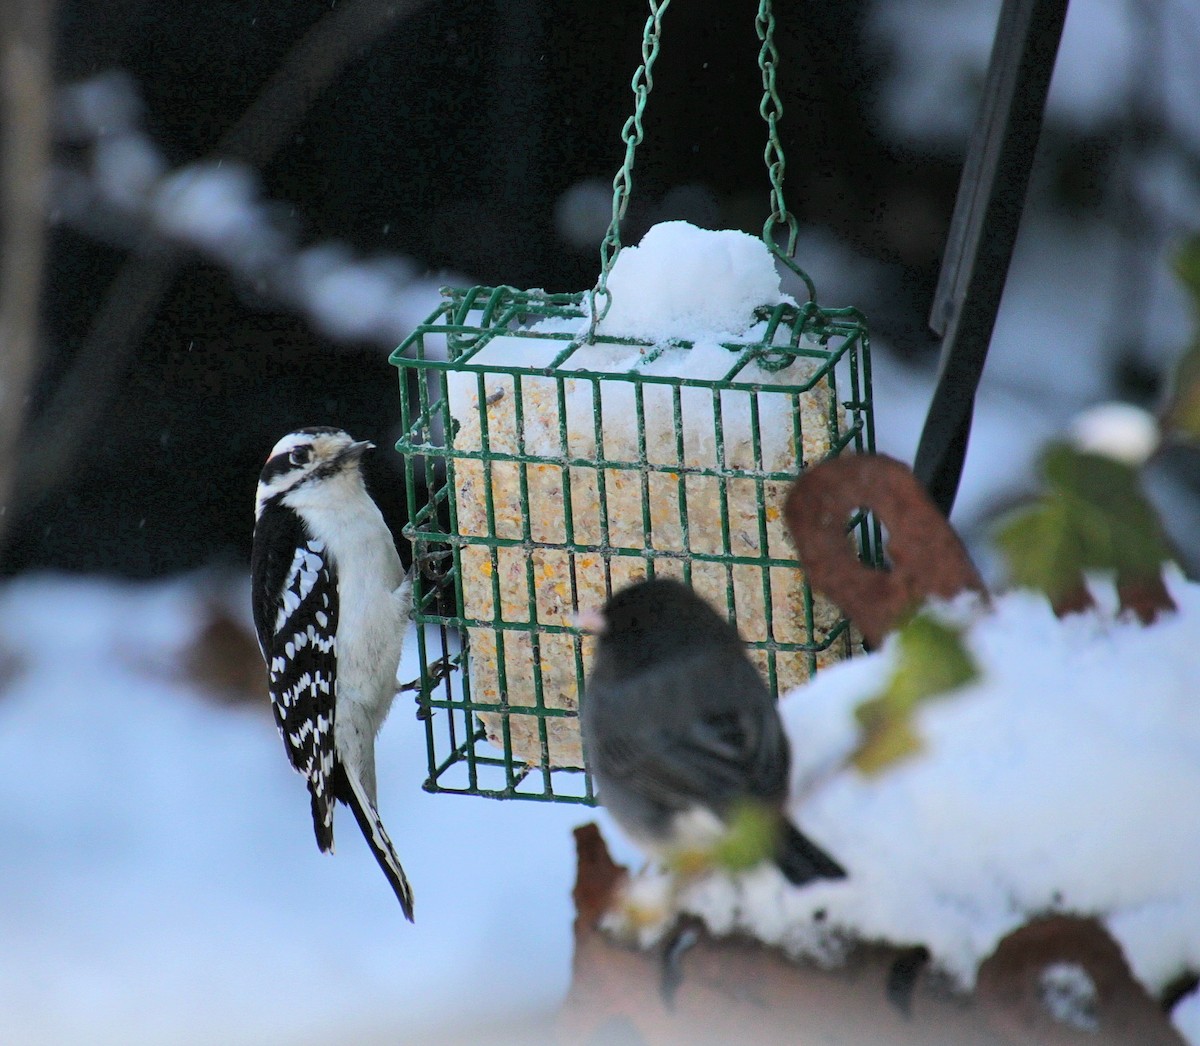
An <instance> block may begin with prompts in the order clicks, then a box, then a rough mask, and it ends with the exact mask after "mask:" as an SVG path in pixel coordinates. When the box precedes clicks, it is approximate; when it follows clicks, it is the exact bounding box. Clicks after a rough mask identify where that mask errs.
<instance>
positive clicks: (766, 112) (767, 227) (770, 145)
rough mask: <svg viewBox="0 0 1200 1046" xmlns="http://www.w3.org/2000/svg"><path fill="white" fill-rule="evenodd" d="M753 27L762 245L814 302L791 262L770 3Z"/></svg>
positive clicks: (793, 231)
mask: <svg viewBox="0 0 1200 1046" xmlns="http://www.w3.org/2000/svg"><path fill="white" fill-rule="evenodd" d="M754 27H755V29H757V30H758V38H759V40H761V41H762V47H760V48H759V50H758V67H759V69H760V70H762V84H763V97H762V102H761V103H760V104H759V107H758V111H759V112H760V113H761V114H762V118H763V119H764V120H765V121H766V122H767V145H766V148H765V149H764V150H763V159H764V160H765V161H766V164H767V177H768V178H770V180H771V213H770V215H769V216H768V217H767V221H766V224H764V225H763V231H762V238H763V243H765V244H766V245H767V247H768V248H769V249H770V250H771V252H772V253H773V254H774V255H775V256H776V257H777V258H779V259H780V260H781V261H782V262H783V263H784V264H785V265H787V267H788V268H789V269H791V270H792V271H793V272H794V273H796V275H797V276H799V277H800V279H801V280H803V281H804V285H805V287H806V288H807V289H808V299H809V301H815V300H816V297H817V290H816V287H815V286H814V285H813V281H812V279H811V278H810V277H809V275H808V273H806V272H805V271H804V270H803V269H801V268H800V267H799V266H798V265H797V264H796V263H795V262H794V261H793V260H792V259H793V258H794V257H795V255H796V237H797V234H798V232H799V228H798V226H797V224H796V218H795V216H794V215H793V214H792V213H791V212H790V211H788V209H787V204H786V203H785V202H784V199H783V174H784V170H785V168H786V166H787V164H786V161H785V159H784V155H783V144H782V143H781V142H780V140H779V121H780V120H781V119H782V118H783V103H782V102H781V101H780V100H779V92H778V91H777V90H776V89H775V65H776V63H777V62H778V61H779V51H778V49H777V48H776V47H775V15H774V14H773V13H772V11H771V0H759V4H758V15H757V16H756V17H755V19H754ZM780 225H782V226H784V227H785V228H786V229H787V249H786V251H781V250H780V249H779V246H778V245H777V244H776V242H775V229H776V226H780Z"/></svg>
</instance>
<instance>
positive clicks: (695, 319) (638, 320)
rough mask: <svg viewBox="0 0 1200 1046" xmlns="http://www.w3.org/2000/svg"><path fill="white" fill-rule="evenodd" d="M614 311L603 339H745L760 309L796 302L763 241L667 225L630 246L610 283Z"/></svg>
mask: <svg viewBox="0 0 1200 1046" xmlns="http://www.w3.org/2000/svg"><path fill="white" fill-rule="evenodd" d="M608 289H609V292H610V293H611V294H612V306H611V308H610V309H609V311H608V315H607V316H605V317H604V320H603V321H602V322H601V324H600V327H599V329H600V332H601V333H603V334H610V335H613V336H615V337H623V338H646V339H647V340H650V341H655V342H660V341H666V340H667V339H668V338H684V339H687V340H689V341H706V340H717V338H714V335H716V336H718V337H719V336H728V335H730V334H740V333H742V332H744V331H745V330H746V329H747V328H748V327H749V326H751V324H752V323H753V318H754V310H755V309H756V308H757V307H758V306H760V305H775V304H778V303H779V302H781V301H786V300H790V299H788V298H787V297H786V296H785V295H784V294H782V293H781V291H780V289H779V273H778V272H777V271H776V269H775V259H774V257H773V256H772V254H771V252H770V251H769V250H768V249H767V246H766V244H764V243H763V241H762V240H760V239H759V238H758V237H757V236H751V235H750V234H749V233H745V232H739V231H737V230H736V229H720V230H716V231H713V230H710V229H699V228H697V227H696V226H694V225H691V224H690V223H688V222H683V221H673V222H661V223H660V224H658V225H655V226H653V227H652V228H651V229H650V230H649V231H648V232H647V233H646V235H645V236H643V237H642V242H641V243H640V244H639V245H638V246H636V247H624V248H622V250H621V253H620V254H618V255H617V260H616V263H615V264H614V265H613V269H612V272H611V273H610V274H609V277H608Z"/></svg>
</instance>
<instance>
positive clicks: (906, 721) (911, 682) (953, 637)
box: [851, 614, 979, 774]
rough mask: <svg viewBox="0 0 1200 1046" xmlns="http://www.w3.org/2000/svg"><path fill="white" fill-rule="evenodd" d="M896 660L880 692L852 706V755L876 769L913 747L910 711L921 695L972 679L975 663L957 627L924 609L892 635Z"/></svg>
mask: <svg viewBox="0 0 1200 1046" xmlns="http://www.w3.org/2000/svg"><path fill="white" fill-rule="evenodd" d="M897 643H898V649H897V653H896V665H895V667H894V668H893V670H892V675H891V678H890V679H889V680H888V683H887V686H885V687H884V689H883V692H882V693H880V694H877V695H876V696H875V697H872V698H869V699H868V700H866V701H864V702H863V703H862V704H860V705H859V706H858V707H857V708H856V709H855V710H854V715H855V718H857V719H858V724H859V727H860V728H861V734H862V741H861V742H860V744H859V746H858V749H857V750H856V751H855V752H854V754H853V755H852V756H851V761H852V762H853V763H854V765H855V766H856V767H858V769H859V770H861V771H862V772H863V773H866V774H875V773H878V772H879V771H881V770H883V769H885V768H886V767H888V766H891V765H892V764H893V763H895V762H898V761H899V760H900V759H903V758H904V757H906V756H908V755H911V754H913V753H914V752H917V751H919V750H920V748H921V739H920V737H919V736H918V735H917V734H916V732H915V730H914V729H913V726H912V715H913V711H914V710H915V709H916V707H917V705H919V704H920V703H921V702H922V701H926V700H928V699H930V698H933V697H939V696H941V695H943V694H947V693H949V692H950V691H952V690H957V689H958V688H959V687H962V686H965V685H966V684H968V683H970V682H973V681H974V680H975V679H977V678H978V677H979V668H978V666H977V665H976V664H975V659H974V658H973V657H971V654H970V651H968V650H967V648H966V645H965V644H964V643H963V638H962V633H961V632H960V631H959V630H957V629H955V628H954V627H952V626H950V625H947V624H945V623H943V622H941V621H938V620H937V619H936V618H934V617H931V616H930V615H928V614H918V615H916V616H915V617H913V618H911V619H910V620H909V622H908V623H907V624H906V625H904V627H903V628H901V630H900V633H899V635H898V637H897Z"/></svg>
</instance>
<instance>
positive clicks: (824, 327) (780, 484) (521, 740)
mask: <svg viewBox="0 0 1200 1046" xmlns="http://www.w3.org/2000/svg"><path fill="white" fill-rule="evenodd" d="M666 6H667V4H666V2H662V3H653V2H652V3H651V15H650V18H649V19H648V20H647V23H646V32H645V35H644V39H643V64H642V66H641V68H639V70H638V74H637V75H635V77H634V93H635V99H636V102H637V104H636V108H635V112H634V115H633V117H631V118H630V120H629V121H628V122H627V124H626V128H625V132H624V135H623V137H624V139H625V141H626V143H627V150H626V159H625V163H624V165H623V166H622V168H621V170H620V171H619V172H618V175H617V177H616V179H614V198H613V221H612V225H611V227H610V230H609V235H608V236H607V237H606V238H605V242H604V244H603V245H602V248H601V258H602V268H601V276H600V280H599V282H598V283H597V286H596V287H595V288H594V289H592V290H591V291H581V292H578V293H568V294H550V293H546V292H544V291H521V290H517V289H515V288H513V287H508V286H500V287H494V288H493V287H472V288H469V289H465V290H452V289H446V290H443V292H442V293H443V296H444V298H445V300H444V301H443V302H442V304H441V305H440V307H439V308H438V309H437V311H436V312H434V314H433V315H432V316H430V317H429V319H428V320H426V322H425V323H423V324H421V325H420V326H418V327H417V328H416V330H414V332H413V333H412V334H411V335H410V336H409V337H408V338H407V339H406V340H405V341H404V343H403V344H402V345H401V346H400V347H399V348H398V349H397V350H396V351H395V352H394V353H393V354H392V357H391V362H392V363H393V364H394V365H395V366H396V367H398V368H399V372H400V404H401V427H402V435H401V438H400V440H399V441H398V442H397V449H398V450H399V451H400V452H401V454H402V455H403V456H404V461H405V493H406V498H407V503H408V510H409V523H408V525H407V526H406V528H405V536H406V537H408V538H409V540H410V541H411V542H412V543H413V551H414V556H415V561H416V563H417V565H418V571H417V578H416V581H415V583H414V601H415V611H414V620H415V622H416V624H417V643H418V656H419V663H420V671H421V680H422V685H421V689H420V691H419V693H418V698H417V700H418V704H419V707H420V714H421V717H422V718H423V720H424V723H425V729H426V739H427V748H428V758H429V776H428V779H427V780H426V782H425V788H426V789H427V790H429V791H435V792H455V793H462V794H470V795H484V796H490V797H494V798H527V799H540V800H553V801H561V802H582V803H590V802H592V801H593V795H592V788H591V783H590V779H589V777H588V774H587V772H586V758H585V753H584V752H583V750H582V745H581V741H580V737H579V731H578V717H577V711H578V700H579V695H580V694H581V693H582V692H583V685H584V680H585V678H586V674H587V668H588V664H589V659H590V653H591V644H592V642H593V640H592V639H591V637H590V636H587V635H585V634H583V633H582V632H581V630H580V629H579V628H578V627H577V626H576V624H575V619H574V614H575V612H576V611H577V610H585V609H598V608H599V607H600V606H601V605H602V604H603V602H604V601H605V600H606V599H607V598H608V596H609V595H611V594H612V592H613V591H614V590H618V589H620V588H621V587H623V586H624V585H626V584H629V583H632V582H633V581H635V580H637V579H639V578H642V577H647V576H650V577H652V576H655V575H664V574H669V575H673V576H676V577H681V578H683V580H685V581H686V582H688V583H689V584H691V585H692V586H693V587H694V588H695V589H696V590H697V591H698V592H700V593H701V594H702V595H704V596H705V597H706V598H708V599H709V600H710V601H711V602H712V603H713V604H714V605H715V606H717V607H718V608H720V609H722V610H724V611H725V612H726V613H727V614H728V616H729V619H730V620H731V621H732V622H733V623H734V624H735V625H736V626H737V627H738V629H739V630H740V632H741V634H742V636H743V638H744V639H745V640H746V641H747V644H748V647H749V650H750V652H751V654H752V656H753V657H754V658H755V659H756V661H757V662H758V664H759V667H760V668H761V669H762V671H763V674H764V676H765V678H766V679H767V681H768V684H769V685H770V687H771V689H772V691H773V692H776V693H778V692H781V691H782V690H784V689H787V688H788V687H790V686H794V685H796V684H798V683H800V682H802V681H803V680H805V679H807V678H808V677H809V676H810V675H811V674H812V673H813V672H814V671H816V670H817V669H818V668H819V667H821V666H822V665H823V664H825V663H827V662H828V661H830V660H836V659H840V658H843V657H847V656H849V655H850V653H851V652H852V649H853V647H854V646H855V642H856V638H855V636H854V635H853V634H852V631H851V629H850V626H849V624H848V622H847V621H846V620H845V619H843V618H842V617H841V616H840V615H839V613H838V611H837V609H836V608H835V607H834V606H832V605H831V604H829V603H827V602H825V601H824V600H822V599H820V598H819V597H814V595H813V593H812V592H811V590H810V589H809V587H808V584H807V581H806V579H805V575H804V572H803V571H802V570H801V569H800V567H799V565H798V564H797V562H796V560H795V557H794V553H793V551H792V549H791V547H790V544H789V542H788V539H787V537H786V534H785V531H784V526H783V520H782V518H781V509H782V500H783V496H784V494H785V492H786V490H787V487H788V486H789V485H790V483H791V481H793V480H794V479H795V477H796V475H797V474H798V472H799V471H800V470H801V469H803V468H805V467H806V466H809V465H811V464H814V463H816V462H817V461H819V460H822V459H824V458H827V457H829V456H833V455H836V454H840V453H842V452H844V451H847V450H853V451H872V450H873V449H874V435H873V427H872V409H871V379H870V350H869V338H868V334H867V329H866V326H865V323H864V322H863V319H862V317H861V315H860V314H859V313H858V312H857V311H856V310H854V309H827V308H821V307H819V306H818V305H817V304H816V302H815V300H814V298H815V295H814V294H813V292H812V284H811V281H809V280H808V278H807V276H805V275H804V274H803V273H802V272H801V271H800V270H799V269H797V268H796V266H795V265H794V263H793V262H792V260H791V254H792V253H794V247H795V238H796V225H795V220H794V219H793V218H792V217H791V216H790V215H789V214H788V213H787V211H786V208H784V206H783V198H782V177H783V156H782V150H781V149H780V148H779V142H778V137H777V134H776V129H775V123H776V120H777V119H778V116H779V115H780V112H781V110H780V106H779V101H778V97H777V95H776V93H775V87H774V62H775V59H776V57H777V55H776V53H775V50H774V44H773V42H772V29H773V20H772V19H771V14H770V2H769V0H762V3H761V5H760V11H759V18H758V31H759V36H760V39H761V40H762V50H761V52H760V66H761V67H762V70H763V85H764V102H763V116H764V118H765V119H766V120H767V125H768V128H769V135H768V147H767V163H768V170H769V172H770V176H771V182H772V204H773V213H772V215H771V217H770V218H769V219H768V221H767V225H766V227H765V229H764V235H763V239H764V242H765V243H766V244H767V247H768V248H769V249H770V250H771V251H772V252H773V254H774V255H775V256H777V257H778V258H780V259H781V260H782V261H783V262H784V263H785V264H786V265H787V266H788V267H789V268H790V269H791V270H792V271H794V272H796V273H797V275H799V276H800V278H801V279H802V280H803V282H804V284H805V285H806V287H807V288H808V290H809V300H808V301H807V302H804V303H802V304H793V303H791V302H783V303H776V304H770V305H764V306H762V307H760V308H758V309H757V310H755V311H754V314H753V315H752V316H748V317H746V318H745V324H744V326H745V330H744V332H743V333H742V334H739V335H737V336H736V337H734V336H731V337H729V338H728V339H723V340H722V341H721V343H720V349H719V350H716V356H715V358H714V357H713V354H712V353H711V352H710V353H709V354H708V359H709V368H708V370H707V372H705V373H701V374H698V373H693V372H691V371H689V368H688V367H686V366H672V364H673V363H678V362H679V361H680V360H685V358H686V357H687V355H688V354H689V353H690V352H691V351H692V349H693V343H692V342H691V341H689V340H686V339H683V338H669V339H665V340H663V339H655V340H647V339H643V338H637V337H628V336H623V337H616V336H610V335H607V334H605V333H604V326H603V323H602V320H603V317H604V315H605V313H606V312H607V309H608V306H609V305H610V304H611V294H610V292H609V291H608V288H607V277H608V275H609V273H610V272H611V270H612V267H613V263H614V261H615V258H616V256H617V254H618V252H619V251H620V241H619V238H618V231H619V222H620V218H621V216H622V214H623V213H624V210H625V206H626V204H627V202H628V193H629V188H630V184H631V180H630V173H631V170H632V163H633V152H634V148H635V147H636V145H637V143H638V142H639V141H640V140H641V113H642V109H643V106H644V104H645V100H646V95H647V94H648V92H649V88H650V85H651V79H650V71H651V69H652V66H653V62H654V59H655V57H656V55H657V53H658V35H659V31H660V25H661V17H662V13H663V11H664V10H665V8H666ZM778 226H783V227H784V228H785V229H786V231H787V232H788V236H787V250H786V253H785V252H784V251H782V250H780V249H779V248H777V247H776V245H775V238H774V230H775V229H776V228H777V227H778ZM848 526H849V529H850V530H851V531H852V532H853V533H854V535H855V537H856V539H857V540H858V542H859V547H860V552H861V554H863V555H864V556H866V557H868V558H871V559H873V558H874V549H875V547H876V545H877V542H876V541H875V540H873V534H872V529H873V527H872V524H871V521H870V520H869V519H867V518H866V517H862V516H859V517H856V518H855V519H853V520H851V521H849V524H848Z"/></svg>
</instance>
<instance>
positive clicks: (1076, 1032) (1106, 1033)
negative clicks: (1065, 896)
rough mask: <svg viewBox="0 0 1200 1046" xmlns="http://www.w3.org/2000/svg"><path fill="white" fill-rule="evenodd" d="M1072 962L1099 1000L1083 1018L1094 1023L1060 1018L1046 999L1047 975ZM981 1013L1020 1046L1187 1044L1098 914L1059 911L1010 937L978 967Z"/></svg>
mask: <svg viewBox="0 0 1200 1046" xmlns="http://www.w3.org/2000/svg"><path fill="white" fill-rule="evenodd" d="M1062 965H1067V966H1070V967H1072V968H1074V969H1077V970H1079V971H1080V973H1082V974H1085V975H1086V977H1087V981H1088V982H1090V984H1091V985H1092V987H1093V989H1094V999H1093V1000H1091V1001H1090V1005H1089V1006H1088V1007H1087V1008H1086V1009H1085V1010H1084V1012H1083V1013H1082V1016H1087V1017H1090V1018H1091V1020H1090V1022H1088V1023H1089V1024H1090V1026H1086V1027H1085V1026H1081V1025H1079V1024H1077V1025H1075V1026H1074V1027H1072V1026H1071V1025H1069V1024H1064V1023H1061V1021H1060V1020H1055V1019H1054V1017H1053V1016H1052V1015H1051V1012H1050V1010H1049V1009H1048V1007H1047V1003H1046V999H1045V991H1046V985H1045V980H1044V977H1045V974H1046V971H1047V970H1048V969H1052V968H1053V967H1055V966H1062ZM975 1001H976V1005H977V1007H978V1010H979V1012H980V1014H981V1015H982V1016H983V1017H984V1018H985V1019H986V1020H987V1022H988V1024H990V1025H991V1026H992V1027H993V1028H994V1029H995V1030H996V1032H997V1033H999V1034H1000V1035H1002V1036H1004V1039H1005V1041H1006V1042H1011V1043H1013V1044H1014V1046H1075V1044H1082V1043H1088V1044H1089V1046H1118V1044H1121V1043H1132V1042H1136V1043H1138V1044H1139V1046H1183V1040H1182V1038H1180V1036H1179V1033H1178V1032H1176V1031H1175V1029H1173V1028H1172V1027H1171V1025H1170V1023H1169V1021H1168V1020H1167V1019H1166V1017H1165V1015H1164V1014H1163V1012H1162V1009H1161V1007H1160V1006H1159V1005H1158V1002H1157V1000H1155V999H1153V998H1151V997H1150V996H1149V995H1148V994H1147V993H1146V989H1145V988H1143V987H1142V985H1141V984H1139V983H1138V982H1137V981H1136V980H1135V978H1134V977H1133V974H1132V972H1131V971H1130V968H1129V963H1128V962H1127V961H1126V959H1125V956H1124V954H1123V953H1122V951H1121V948H1120V946H1119V945H1118V944H1117V943H1116V941H1114V940H1113V939H1112V937H1111V936H1110V935H1109V933H1108V931H1107V930H1106V929H1105V928H1104V927H1103V926H1102V925H1101V924H1100V923H1099V922H1097V921H1096V920H1095V919H1085V918H1082V917H1076V916H1068V915H1053V916H1047V917H1046V918H1043V919H1034V920H1033V921H1032V922H1029V923H1026V924H1025V925H1024V926H1022V927H1021V928H1020V929H1018V930H1014V931H1013V932H1012V933H1010V934H1009V935H1008V936H1007V937H1005V938H1004V939H1003V940H1002V941H1001V942H1000V943H999V944H998V945H997V946H996V950H995V951H994V952H993V953H992V954H991V956H989V957H988V958H987V959H985V960H984V962H983V964H982V965H981V966H980V967H979V976H978V979H977V980H976V983H975Z"/></svg>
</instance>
